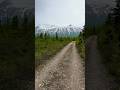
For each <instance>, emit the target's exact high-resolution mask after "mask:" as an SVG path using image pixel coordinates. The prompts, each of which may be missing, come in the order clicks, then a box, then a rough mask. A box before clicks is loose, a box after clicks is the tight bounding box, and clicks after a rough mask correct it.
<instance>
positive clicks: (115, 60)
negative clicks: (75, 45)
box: [85, 0, 120, 83]
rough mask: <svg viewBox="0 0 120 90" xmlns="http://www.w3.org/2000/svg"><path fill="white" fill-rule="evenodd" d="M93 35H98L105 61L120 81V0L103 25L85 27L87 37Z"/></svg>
mask: <svg viewBox="0 0 120 90" xmlns="http://www.w3.org/2000/svg"><path fill="white" fill-rule="evenodd" d="M91 35H97V37H98V48H99V50H100V51H101V54H102V55H103V57H104V60H103V62H104V63H105V65H106V67H107V68H108V70H109V72H110V73H111V75H113V76H115V77H116V78H117V80H118V82H119V83H120V0H116V6H115V7H114V8H113V9H111V12H110V13H109V14H108V16H107V19H106V22H105V23H103V25H95V26H86V27H85V37H86V38H88V37H89V36H91Z"/></svg>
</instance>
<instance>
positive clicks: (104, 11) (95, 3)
mask: <svg viewBox="0 0 120 90" xmlns="http://www.w3.org/2000/svg"><path fill="white" fill-rule="evenodd" d="M114 5H115V2H114V0H86V25H95V24H100V23H103V22H104V21H105V19H106V17H107V15H108V13H109V12H110V10H111V9H112V8H113V7H114Z"/></svg>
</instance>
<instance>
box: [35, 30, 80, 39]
mask: <svg viewBox="0 0 120 90" xmlns="http://www.w3.org/2000/svg"><path fill="white" fill-rule="evenodd" d="M36 38H41V39H54V40H71V41H75V40H76V38H78V36H75V37H72V36H62V35H59V34H58V33H57V32H56V33H55V35H50V34H48V33H40V34H36Z"/></svg>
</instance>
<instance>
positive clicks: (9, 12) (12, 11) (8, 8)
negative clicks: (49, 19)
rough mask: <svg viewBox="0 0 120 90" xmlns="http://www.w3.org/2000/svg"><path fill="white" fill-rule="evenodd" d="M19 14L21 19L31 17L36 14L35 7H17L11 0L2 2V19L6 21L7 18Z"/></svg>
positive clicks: (0, 13) (0, 5)
mask: <svg viewBox="0 0 120 90" xmlns="http://www.w3.org/2000/svg"><path fill="white" fill-rule="evenodd" d="M14 16H18V17H19V19H20V20H21V18H23V17H24V16H27V17H29V18H31V17H33V16H34V8H33V7H16V6H15V5H14V4H13V2H12V1H11V0H3V1H1V2H0V21H1V22H2V23H6V22H7V19H11V18H13V17H14Z"/></svg>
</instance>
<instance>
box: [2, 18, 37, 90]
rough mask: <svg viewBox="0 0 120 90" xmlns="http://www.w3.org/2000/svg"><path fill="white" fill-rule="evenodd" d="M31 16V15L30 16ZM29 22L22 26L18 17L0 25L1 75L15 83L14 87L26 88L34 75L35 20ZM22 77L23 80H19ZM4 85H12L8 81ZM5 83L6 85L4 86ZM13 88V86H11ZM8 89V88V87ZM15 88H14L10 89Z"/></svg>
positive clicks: (3, 83)
mask: <svg viewBox="0 0 120 90" xmlns="http://www.w3.org/2000/svg"><path fill="white" fill-rule="evenodd" d="M28 18H29V17H28ZM29 20H30V22H31V23H29V24H28V23H27V24H28V26H27V28H26V27H24V26H22V25H21V23H23V22H22V21H24V19H23V18H22V19H21V22H19V20H18V17H17V16H15V17H13V18H11V19H8V20H7V22H6V23H2V24H1V26H0V77H1V79H3V80H9V83H10V82H13V83H14V85H13V86H14V87H17V86H16V85H18V87H19V88H20V89H21V90H24V89H23V88H25V87H26V86H25V85H24V84H25V83H26V82H27V81H28V82H29V81H31V80H32V79H33V78H34V76H32V75H33V72H34V68H33V66H34V61H33V60H34V57H33V55H34V36H32V35H33V33H34V27H35V26H34V21H33V19H31V18H29ZM20 79H22V80H23V82H18V81H20ZM1 81H2V80H0V84H2V86H3V87H5V88H7V87H11V86H10V85H11V84H8V83H7V82H3V81H2V82H1ZM4 85H5V86H4ZM0 88H1V87H0ZM11 88H12V87H11ZM7 89H8V88H7ZM10 90H14V89H10Z"/></svg>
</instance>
